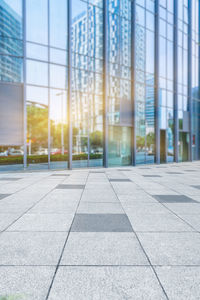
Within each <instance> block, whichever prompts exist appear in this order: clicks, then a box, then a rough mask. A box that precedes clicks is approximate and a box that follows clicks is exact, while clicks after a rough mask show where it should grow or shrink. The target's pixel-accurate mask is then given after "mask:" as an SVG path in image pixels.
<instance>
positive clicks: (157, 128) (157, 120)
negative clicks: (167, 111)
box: [154, 0, 160, 164]
mask: <svg viewBox="0 0 200 300" xmlns="http://www.w3.org/2000/svg"><path fill="white" fill-rule="evenodd" d="M154 93H155V155H156V163H157V164H160V103H159V0H156V1H155V91H154Z"/></svg>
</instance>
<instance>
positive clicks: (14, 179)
mask: <svg viewBox="0 0 200 300" xmlns="http://www.w3.org/2000/svg"><path fill="white" fill-rule="evenodd" d="M20 179H22V178H17V177H0V181H17V180H20Z"/></svg>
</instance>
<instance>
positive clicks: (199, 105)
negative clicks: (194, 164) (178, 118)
mask: <svg viewBox="0 0 200 300" xmlns="http://www.w3.org/2000/svg"><path fill="white" fill-rule="evenodd" d="M191 2H192V3H191V6H192V159H193V160H197V159H199V146H200V143H199V138H200V135H199V134H200V132H199V120H200V100H199V71H198V70H199V68H198V67H199V1H198V0H192V1H191Z"/></svg>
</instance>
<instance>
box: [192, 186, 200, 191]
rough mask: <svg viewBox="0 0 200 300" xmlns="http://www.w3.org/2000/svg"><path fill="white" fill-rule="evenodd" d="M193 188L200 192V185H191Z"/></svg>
mask: <svg viewBox="0 0 200 300" xmlns="http://www.w3.org/2000/svg"><path fill="white" fill-rule="evenodd" d="M191 187H193V188H195V189H198V190H200V185H191Z"/></svg>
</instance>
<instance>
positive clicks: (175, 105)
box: [173, 0, 179, 163]
mask: <svg viewBox="0 0 200 300" xmlns="http://www.w3.org/2000/svg"><path fill="white" fill-rule="evenodd" d="M173 51H174V161H175V162H176V163H178V152H179V149H178V141H179V124H178V94H177V93H178V0H174V49H173Z"/></svg>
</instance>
